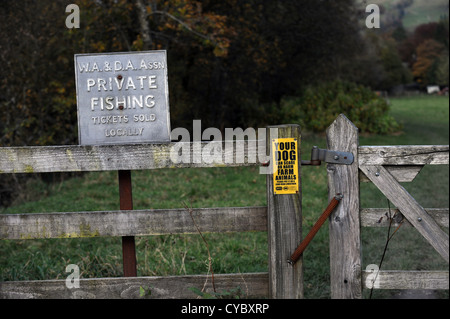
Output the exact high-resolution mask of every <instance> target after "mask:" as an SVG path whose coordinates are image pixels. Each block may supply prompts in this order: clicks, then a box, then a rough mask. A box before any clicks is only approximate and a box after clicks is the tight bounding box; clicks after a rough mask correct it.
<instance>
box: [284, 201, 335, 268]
mask: <svg viewBox="0 0 450 319" xmlns="http://www.w3.org/2000/svg"><path fill="white" fill-rule="evenodd" d="M341 199H342V195H341V194H337V195H336V196H335V197H334V198H333V199H332V200H331V202H330V203H329V204H328V207H327V208H326V209H325V211H324V212H323V213H322V215H321V216H320V217H319V219H318V220H317V221H316V223H315V224H314V226H313V227H312V228H311V230H310V231H309V233H308V235H306V237H305V239H303V241H302V242H301V243H300V245H298V247H297V249H296V250H295V251H294V253H293V254H292V255H291V258H290V259H289V260H288V262H289V263H290V264H291V265H293V264H295V263H296V262H297V260H298V259H299V258H300V256H301V255H302V254H303V252H304V251H305V249H306V247H308V245H309V243H310V242H311V240H312V239H313V238H314V236H316V234H317V232H318V231H319V229H320V227H322V225H323V223H324V222H325V221H326V220H327V218H328V217H329V216H330V214H331V213H332V212H333V211H334V209H335V208H336V206H337V205H338V204H339V202H340V201H341Z"/></svg>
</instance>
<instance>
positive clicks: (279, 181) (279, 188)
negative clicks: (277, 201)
mask: <svg viewBox="0 0 450 319" xmlns="http://www.w3.org/2000/svg"><path fill="white" fill-rule="evenodd" d="M298 147H299V146H298V141H297V139H296V138H279V139H273V140H272V154H273V155H272V156H273V158H272V160H273V163H274V164H273V191H274V194H296V193H298V191H299V176H298V161H299V159H298V154H299V152H298Z"/></svg>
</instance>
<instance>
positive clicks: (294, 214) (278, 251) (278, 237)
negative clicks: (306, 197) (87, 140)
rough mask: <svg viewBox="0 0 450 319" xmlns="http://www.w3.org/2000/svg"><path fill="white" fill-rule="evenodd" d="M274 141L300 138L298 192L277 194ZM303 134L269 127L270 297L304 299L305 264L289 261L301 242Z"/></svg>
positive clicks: (297, 128) (296, 128)
mask: <svg viewBox="0 0 450 319" xmlns="http://www.w3.org/2000/svg"><path fill="white" fill-rule="evenodd" d="M272 138H295V139H297V150H296V158H297V163H298V193H295V194H274V182H273V167H275V166H274V165H275V163H273V157H272V154H273V150H272ZM300 139H301V133H300V126H299V125H291V124H289V125H278V126H269V127H267V133H266V145H267V147H266V149H267V150H270V153H269V154H270V156H271V157H270V171H269V172H267V173H268V174H267V175H266V181H267V182H266V185H267V223H268V246H269V247H268V248H269V297H270V298H275V299H298V298H303V261H302V259H301V258H300V259H299V260H298V262H297V263H296V264H294V265H290V264H289V263H288V260H289V258H290V256H291V254H292V253H293V252H294V251H295V249H296V247H297V246H298V244H299V243H300V241H301V239H302V234H301V227H302V195H301V194H302V192H301V178H300V176H301V174H300V168H301V165H300V163H301V160H300V159H301V158H300V149H301V147H300V145H301V140H300Z"/></svg>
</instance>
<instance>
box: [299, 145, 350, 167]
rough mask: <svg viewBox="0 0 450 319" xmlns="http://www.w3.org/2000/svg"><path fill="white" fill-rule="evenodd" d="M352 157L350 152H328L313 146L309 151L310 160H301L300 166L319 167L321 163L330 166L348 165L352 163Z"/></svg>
mask: <svg viewBox="0 0 450 319" xmlns="http://www.w3.org/2000/svg"><path fill="white" fill-rule="evenodd" d="M353 160H354V157H353V154H352V153H350V152H341V151H330V150H327V149H322V148H318V147H317V146H313V148H312V150H311V160H310V161H304V160H302V161H301V163H302V165H320V164H321V163H322V161H324V162H326V163H330V164H343V165H350V164H352V163H353Z"/></svg>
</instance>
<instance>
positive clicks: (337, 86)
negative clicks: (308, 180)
mask: <svg viewBox="0 0 450 319" xmlns="http://www.w3.org/2000/svg"><path fill="white" fill-rule="evenodd" d="M341 113H343V114H344V115H346V116H347V117H348V118H349V120H351V121H352V122H353V123H354V124H355V125H356V126H357V127H358V128H359V129H360V132H368V133H376V134H388V133H392V132H396V131H398V130H399V129H400V128H401V127H400V125H399V124H398V123H397V122H396V121H395V119H394V118H393V117H391V116H390V115H389V105H388V103H387V102H386V101H385V99H383V98H381V97H379V96H378V95H377V94H376V93H375V92H373V91H372V90H370V89H369V88H366V87H364V86H362V85H358V84H355V83H351V82H343V81H334V82H327V83H322V84H319V85H316V86H309V87H307V88H306V89H305V90H304V92H303V94H302V96H301V97H300V98H290V99H287V100H285V101H284V103H283V115H284V120H285V121H288V122H294V123H300V124H301V126H302V127H303V128H305V129H308V130H312V131H314V132H325V130H326V129H327V127H328V126H329V125H330V124H331V123H332V122H333V121H334V120H335V119H336V117H337V116H338V115H339V114H341Z"/></svg>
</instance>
